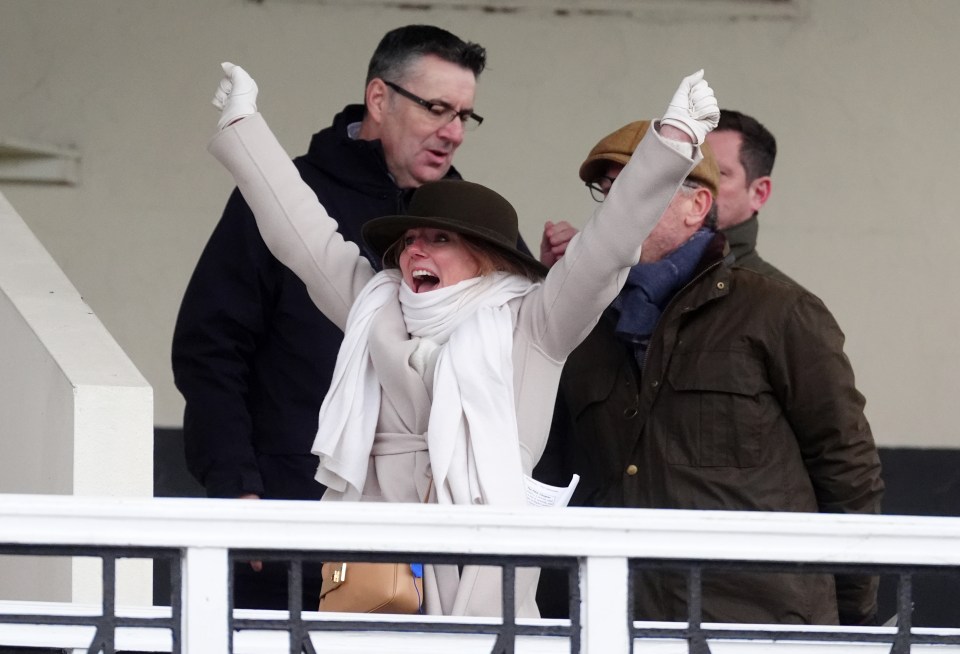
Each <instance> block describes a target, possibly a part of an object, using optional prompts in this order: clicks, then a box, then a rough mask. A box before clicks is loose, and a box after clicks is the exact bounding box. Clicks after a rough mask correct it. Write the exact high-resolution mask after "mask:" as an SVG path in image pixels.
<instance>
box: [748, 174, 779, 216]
mask: <svg viewBox="0 0 960 654" xmlns="http://www.w3.org/2000/svg"><path fill="white" fill-rule="evenodd" d="M772 190H773V181H772V180H771V179H770V177H769V176H767V175H764V176H763V177H758V178H756V179H755V180H753V181H752V182H750V187H749V188H748V189H747V192H748V194H749V196H750V209H752V210H753V212H754V213H756V212H758V211H760V208H761V207H762V206H763V205H765V204H766V203H767V200H769V199H770V192H771V191H772Z"/></svg>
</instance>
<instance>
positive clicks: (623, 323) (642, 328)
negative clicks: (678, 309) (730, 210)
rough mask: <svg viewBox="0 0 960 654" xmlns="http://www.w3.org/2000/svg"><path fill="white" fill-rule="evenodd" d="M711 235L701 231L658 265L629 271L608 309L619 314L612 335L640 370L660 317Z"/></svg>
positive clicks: (656, 262)
mask: <svg viewBox="0 0 960 654" xmlns="http://www.w3.org/2000/svg"><path fill="white" fill-rule="evenodd" d="M713 234H714V232H713V230H711V229H707V228H701V229H699V230H697V231H696V233H694V235H693V236H691V237H690V238H689V240H687V242H686V243H684V244H683V245H681V246H680V247H679V248H677V249H676V250H674V251H673V252H671V253H670V254H669V255H667V256H666V257H664V258H663V259H661V260H660V261H655V262H653V263H638V264H637V265H635V266H634V267H633V268H631V269H630V274H629V275H628V276H627V283H626V284H625V285H624V287H623V289H622V290H621V291H620V294H619V295H618V296H617V299H615V300H614V301H613V304H612V305H611V306H613V308H614V309H616V310H617V311H618V312H619V314H620V318H619V320H618V321H617V327H616V330H615V331H616V334H617V336H618V337H619V338H620V340H622V341H624V342H626V343H629V344H631V345H633V346H634V353H635V355H636V357H637V363H638V364H639V365H640V367H641V368H642V367H643V357H644V355H645V354H646V350H647V344H648V343H649V342H650V335H651V334H653V330H654V328H655V327H656V326H657V322H658V321H659V320H660V314H661V313H663V310H664V309H665V308H666V306H667V304H668V303H669V302H670V300H671V299H672V298H673V296H674V295H675V294H676V292H677V291H679V290H680V289H681V288H682V287H683V285H684V284H686V283H687V282H688V281H690V279H691V278H692V277H693V273H694V271H695V270H696V269H697V264H698V263H700V258H701V257H702V256H703V253H704V251H705V250H706V249H707V246H708V245H709V244H710V241H711V240H712V239H713Z"/></svg>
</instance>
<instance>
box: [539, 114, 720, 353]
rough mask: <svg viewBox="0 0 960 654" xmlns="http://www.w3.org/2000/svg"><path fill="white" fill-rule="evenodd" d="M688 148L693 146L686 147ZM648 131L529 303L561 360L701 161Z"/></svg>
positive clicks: (547, 347) (616, 288) (546, 344)
mask: <svg viewBox="0 0 960 654" xmlns="http://www.w3.org/2000/svg"><path fill="white" fill-rule="evenodd" d="M688 147H689V146H688ZM700 158H701V155H700V153H699V151H698V152H697V153H696V158H695V159H693V158H691V157H689V156H686V155H684V154H681V152H680V151H679V149H678V148H677V147H676V146H674V145H671V144H669V143H668V142H667V140H666V139H664V138H662V137H661V136H660V135H659V134H658V133H657V132H656V130H652V129H651V130H648V131H647V134H646V136H645V137H644V138H643V140H642V141H641V142H640V144H639V145H638V146H637V148H636V150H635V152H634V154H633V156H631V157H630V161H629V162H628V163H627V165H626V166H625V167H624V169H623V171H621V173H620V175H619V176H618V177H617V181H616V182H615V183H614V185H613V187H612V189H611V191H610V194H609V195H608V196H607V199H606V200H605V201H604V202H603V204H601V205H600V207H599V209H598V210H597V212H596V214H594V215H593V216H592V217H591V218H590V219H589V220H588V221H587V224H586V225H585V226H584V228H583V230H582V231H581V232H580V233H579V234H577V235H576V236H575V237H574V238H573V240H572V241H571V242H570V244H569V246H568V247H567V251H566V253H565V254H564V256H563V257H562V258H561V259H560V260H559V261H558V262H557V263H556V265H554V266H553V267H552V268H551V269H550V272H549V273H548V274H547V277H546V279H545V280H544V282H543V286H542V287H541V289H539V292H537V293H536V294H535V296H534V298H533V299H535V300H536V302H530V303H524V309H525V310H527V315H526V316H525V317H524V318H525V319H526V320H528V321H529V322H530V324H531V325H532V333H533V334H534V335H535V340H538V341H539V342H540V344H541V347H542V349H543V351H544V352H545V353H546V354H547V355H548V356H550V357H551V358H553V359H554V360H557V361H562V360H564V359H566V357H567V356H568V355H569V354H570V352H572V351H573V349H574V348H575V347H576V346H577V345H578V344H579V343H580V342H581V341H582V340H583V339H584V338H586V336H587V334H589V333H590V330H591V329H593V326H594V325H595V324H596V323H597V320H598V319H599V317H600V314H601V313H603V311H604V309H606V308H607V306H608V305H609V304H610V303H611V302H613V300H614V298H615V297H616V296H617V293H619V292H620V289H621V288H622V287H623V284H624V282H625V281H626V278H627V273H628V272H629V269H630V267H631V266H633V265H634V264H636V263H637V262H638V261H639V260H640V249H641V246H642V245H643V242H644V241H645V240H646V238H647V236H648V235H649V234H650V232H651V231H652V230H653V228H654V227H655V226H656V224H657V222H658V221H659V220H660V217H661V216H662V215H663V212H664V211H665V210H666V208H667V206H668V205H669V204H670V201H671V200H672V199H673V196H674V194H675V193H676V192H677V188H678V187H679V186H680V183H681V182H682V181H683V180H684V179H685V178H686V176H687V174H689V172H690V170H691V169H692V168H693V167H694V165H696V163H698V162H699V160H700Z"/></svg>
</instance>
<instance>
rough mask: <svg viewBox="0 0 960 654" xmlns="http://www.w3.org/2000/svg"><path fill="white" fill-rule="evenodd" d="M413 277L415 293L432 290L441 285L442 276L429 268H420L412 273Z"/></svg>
mask: <svg viewBox="0 0 960 654" xmlns="http://www.w3.org/2000/svg"><path fill="white" fill-rule="evenodd" d="M411 275H412V277H413V291H414V293H425V292H427V291H432V290H434V289H436V288H439V286H440V278H439V277H437V276H436V275H435V274H433V273H432V272H430V271H429V270H424V269H423V268H419V269H417V270H414V271H413V272H412V273H411Z"/></svg>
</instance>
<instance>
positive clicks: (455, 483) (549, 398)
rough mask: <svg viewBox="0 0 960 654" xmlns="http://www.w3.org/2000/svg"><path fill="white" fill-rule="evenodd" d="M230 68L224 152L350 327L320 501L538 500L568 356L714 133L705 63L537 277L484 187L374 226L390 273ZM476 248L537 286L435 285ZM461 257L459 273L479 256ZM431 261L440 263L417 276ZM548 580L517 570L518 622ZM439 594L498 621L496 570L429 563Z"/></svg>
mask: <svg viewBox="0 0 960 654" xmlns="http://www.w3.org/2000/svg"><path fill="white" fill-rule="evenodd" d="M223 68H224V72H225V74H226V77H225V78H224V79H223V80H222V81H221V83H220V87H219V89H218V92H217V96H216V97H215V99H214V103H215V104H216V105H217V106H218V107H220V108H221V109H222V114H221V119H220V127H221V131H219V132H218V133H217V134H216V136H214V138H213V139H212V140H211V142H210V145H209V150H210V152H211V153H212V154H213V155H214V156H215V157H216V158H217V159H218V160H219V161H220V162H221V163H222V164H223V165H224V166H225V167H226V168H227V169H228V170H229V171H230V173H231V174H232V175H233V177H234V179H235V180H236V182H237V185H238V187H239V188H240V190H241V192H242V193H243V195H244V198H245V199H246V201H247V203H248V204H249V205H250V207H251V208H252V209H253V212H254V214H255V216H256V220H257V225H258V226H259V228H260V231H261V234H262V235H263V238H264V241H265V242H266V244H267V245H268V246H269V248H270V250H271V252H273V254H274V255H275V256H276V257H277V258H278V259H279V260H280V261H281V262H282V263H284V264H285V265H286V266H288V267H289V268H290V269H291V270H293V271H294V272H295V273H296V274H297V275H298V276H299V277H300V278H301V279H302V280H303V281H304V283H305V284H306V287H307V289H308V291H309V292H310V295H311V297H312V298H313V300H314V302H316V304H317V306H318V307H319V308H320V309H321V310H322V311H323V313H324V314H325V315H326V316H327V317H328V318H329V319H330V320H331V321H332V322H334V323H335V324H337V325H338V326H340V327H341V328H342V329H344V333H345V337H344V344H343V346H342V347H341V350H340V355H339V357H338V361H337V368H336V370H335V372H334V378H333V384H332V385H331V391H330V393H329V394H328V395H327V397H326V399H325V401H324V405H323V408H322V409H321V412H320V420H319V431H318V435H317V440H316V442H315V443H314V453H316V454H318V456H319V457H320V467H319V469H318V471H317V479H318V480H319V481H320V482H322V483H324V484H325V485H326V486H327V487H328V491H327V492H326V494H325V495H324V497H323V500H324V501H337V500H341V501H374V502H424V501H427V502H439V503H452V504H489V505H497V506H523V505H524V504H525V491H524V476H525V475H529V474H530V473H531V471H532V470H533V467H534V465H535V464H536V462H537V460H538V459H539V458H540V455H541V453H542V451H543V448H544V445H545V443H546V439H547V434H548V431H549V428H550V421H551V418H552V415H553V405H554V400H555V396H556V389H557V384H558V381H559V378H560V371H561V367H562V366H563V362H564V360H565V359H566V357H567V356H568V355H569V353H570V352H571V351H572V350H573V349H574V347H576V346H577V344H579V343H580V341H581V340H582V339H583V338H584V337H586V335H587V334H589V332H590V330H591V329H592V327H593V326H594V324H595V323H596V321H597V319H598V317H599V316H600V314H601V312H602V311H603V310H604V309H605V308H606V307H607V305H608V304H609V303H610V302H611V301H612V300H613V299H614V297H616V295H617V293H618V292H619V290H620V287H621V286H622V284H623V282H624V280H625V279H626V275H627V271H628V269H629V268H630V267H631V266H632V265H634V264H635V263H636V262H637V261H638V259H639V254H640V248H641V246H642V244H643V242H644V240H645V239H646V238H647V235H648V234H649V233H650V231H651V230H652V229H653V228H654V226H655V225H656V224H657V221H658V219H659V218H660V216H661V214H662V213H663V211H664V210H665V208H666V207H667V205H668V204H669V202H670V200H671V198H672V197H673V195H674V193H675V192H676V190H677V188H678V187H679V185H680V183H681V181H682V180H683V179H684V178H685V177H686V176H687V173H688V172H689V171H690V170H691V169H692V168H693V166H694V165H695V164H696V163H697V162H698V161H699V159H700V152H699V146H698V144H699V143H702V142H703V137H704V136H705V134H706V133H707V132H708V131H709V130H710V129H712V128H713V126H715V125H716V120H717V118H718V117H719V110H718V109H717V103H716V99H715V98H714V97H713V92H712V90H711V89H710V88H709V86H708V85H707V83H706V82H705V81H704V80H703V78H702V71H700V72H699V73H696V74H694V75H691V76H689V77H687V78H685V79H684V80H683V81H682V82H681V85H680V88H679V89H678V91H677V93H676V94H675V96H674V98H673V99H672V100H671V102H670V104H669V106H668V109H667V112H666V114H665V115H664V118H663V120H662V121H661V124H660V133H658V132H657V130H653V129H652V130H649V132H648V134H647V136H646V138H645V139H644V140H643V142H642V143H641V144H640V145H639V146H638V147H637V149H636V152H635V154H634V155H633V157H632V158H631V160H630V162H629V163H628V164H627V166H626V168H625V169H624V171H623V173H622V174H621V175H620V176H619V178H618V180H617V183H616V184H615V185H614V187H613V189H612V191H611V193H610V194H609V196H608V197H607V199H606V201H605V202H604V203H603V204H602V205H601V206H600V207H599V209H598V211H597V213H596V215H594V216H593V217H592V218H591V220H590V221H588V223H587V224H586V226H585V227H584V228H583V230H582V231H581V232H580V234H579V235H578V236H577V237H576V238H575V239H574V240H573V241H571V243H570V244H569V247H568V249H567V251H566V254H565V255H564V256H563V258H562V259H561V260H560V261H559V262H558V263H557V264H556V265H555V266H553V268H551V270H550V272H549V274H546V276H545V277H544V278H543V279H542V281H537V278H538V277H540V276H542V275H543V272H542V269H541V268H539V265H538V263H537V262H536V261H533V260H532V259H529V257H527V256H526V255H524V254H522V253H520V252H518V251H516V249H515V243H516V235H517V220H516V214H515V213H514V211H513V209H512V207H510V205H509V203H507V202H506V201H505V200H503V198H501V197H500V196H498V195H497V194H496V193H494V192H493V191H490V190H489V189H485V188H484V187H482V186H479V185H476V184H470V183H469V182H432V183H428V184H425V185H423V186H421V187H420V188H419V189H418V190H417V192H416V193H414V196H413V199H412V201H411V205H410V208H409V210H408V211H407V213H406V214H405V215H403V216H391V217H385V218H380V219H375V220H373V221H371V222H369V223H368V224H367V225H366V226H365V228H364V239H365V240H366V242H367V243H368V245H370V246H371V247H372V248H373V249H374V251H376V252H377V253H378V254H380V255H384V254H388V255H393V256H394V258H393V259H392V260H391V259H388V260H387V261H386V263H387V269H386V270H384V271H383V272H381V273H376V272H375V271H374V270H373V268H372V267H371V266H370V264H369V263H368V262H367V260H366V259H364V258H363V257H362V256H360V254H359V251H358V249H357V247H356V245H354V244H352V243H348V242H345V241H344V240H343V238H342V237H341V236H340V235H339V234H338V233H337V224H336V222H335V221H334V220H333V219H332V218H330V217H329V216H328V215H327V213H326V211H325V210H324V208H323V207H322V206H321V205H320V204H319V202H318V201H317V198H316V196H315V194H314V193H313V191H311V190H310V188H309V187H308V186H307V185H306V184H305V183H304V182H303V181H302V180H301V178H300V175H299V174H298V173H297V170H296V168H295V167H294V166H293V164H292V163H291V160H290V157H289V156H288V155H287V154H286V152H284V150H283V148H282V147H281V146H280V145H279V143H278V142H277V140H276V138H275V137H274V136H273V134H272V133H271V132H270V130H269V128H268V127H267V125H266V123H265V121H264V120H263V118H262V117H261V115H260V114H258V113H256V104H255V98H256V93H257V88H256V84H255V83H254V82H253V80H252V79H251V78H250V77H249V76H248V75H247V74H246V73H245V72H244V71H243V70H242V69H241V68H239V67H236V66H233V65H231V64H224V65H223ZM453 119H454V120H456V117H454V118H453ZM425 240H426V241H428V242H425ZM461 240H468V241H469V242H470V243H472V244H473V245H474V250H473V252H474V254H477V255H478V257H477V258H478V259H479V260H481V261H484V260H486V261H488V262H489V261H498V260H499V261H503V260H504V259H506V260H507V261H508V263H510V264H512V265H511V266H507V270H514V271H522V272H526V273H527V274H526V276H522V275H518V274H511V273H510V272H498V271H495V270H490V271H486V270H485V269H484V266H479V267H476V268H469V267H468V268H467V270H475V272H467V273H462V272H461V273H460V274H459V276H457V275H454V276H453V277H452V278H450V279H446V280H445V279H442V278H443V277H444V275H443V274H436V275H434V273H435V272H436V269H437V268H438V267H441V266H443V265H444V264H443V263H442V262H441V263H437V261H438V260H440V259H442V257H443V255H442V254H437V250H436V248H447V249H446V252H447V253H449V252H450V249H449V246H450V245H451V241H452V242H453V244H454V245H457V246H460V245H461V243H460V241H461ZM477 245H479V247H480V251H479V252H476V246H477ZM388 246H390V247H388ZM430 248H434V250H430ZM485 251H486V252H488V253H489V254H490V256H489V257H487V256H485V255H484V252H485ZM424 252H426V254H424ZM457 252H458V254H457V255H456V256H458V257H460V259H456V260H455V261H454V266H453V267H454V268H456V266H459V265H460V263H461V259H464V258H466V259H469V258H470V256H471V255H470V252H471V250H470V249H469V248H467V250H466V251H465V252H466V254H464V250H463V249H461V250H457ZM398 253H399V254H398ZM417 257H420V259H417ZM431 257H433V259H431ZM418 260H419V261H428V260H430V261H431V263H429V264H427V265H426V266H420V267H419V269H418V264H417V261H418ZM391 262H393V263H394V265H398V267H399V268H400V270H397V269H396V268H391V267H390V264H391ZM425 268H426V269H427V271H426V272H425V270H424V269H425ZM448 270H450V268H449V267H448ZM428 272H429V273H430V274H428ZM485 273H486V274H485ZM424 279H428V280H429V282H427V283H425V282H424V281H423V280H424ZM428 289H429V292H423V291H426V290H428ZM418 290H419V291H421V292H417V291H418ZM536 579H537V572H536V570H533V569H523V570H518V571H517V592H516V598H517V606H516V611H517V616H518V617H536V616H537V615H539V614H538V611H537V608H536V604H535V602H534V595H535V591H536ZM424 589H425V593H424V594H425V610H426V612H427V613H430V614H443V615H473V616H499V615H500V612H501V595H500V591H501V589H500V571H499V570H498V569H497V568H485V567H479V566H472V565H468V566H465V567H464V568H463V570H462V572H461V571H459V570H458V569H457V566H454V565H428V566H425V571H424Z"/></svg>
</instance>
